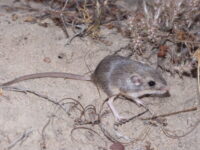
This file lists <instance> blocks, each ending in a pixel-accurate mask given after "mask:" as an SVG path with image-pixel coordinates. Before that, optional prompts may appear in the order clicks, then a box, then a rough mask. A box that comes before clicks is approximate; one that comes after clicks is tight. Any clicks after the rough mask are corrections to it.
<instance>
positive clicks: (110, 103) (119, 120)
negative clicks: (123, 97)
mask: <svg viewBox="0 0 200 150" xmlns="http://www.w3.org/2000/svg"><path fill="white" fill-rule="evenodd" d="M115 98H116V96H112V97H110V98H109V99H108V106H109V107H110V109H111V111H112V113H113V115H114V117H115V121H116V122H117V123H123V122H126V121H127V120H128V118H125V117H123V116H121V115H120V114H119V113H118V111H117V110H116V108H115V107H114V104H113V102H114V100H115Z"/></svg>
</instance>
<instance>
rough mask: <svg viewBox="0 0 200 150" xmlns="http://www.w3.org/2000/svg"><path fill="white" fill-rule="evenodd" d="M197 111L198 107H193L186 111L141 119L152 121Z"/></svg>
mask: <svg viewBox="0 0 200 150" xmlns="http://www.w3.org/2000/svg"><path fill="white" fill-rule="evenodd" d="M196 110H197V107H193V108H189V109H184V110H180V111H176V112H171V113H167V114H162V115H157V116H153V117H149V118H141V120H152V119H156V118H159V117H168V116H172V115H176V114H180V113H185V112H190V111H196Z"/></svg>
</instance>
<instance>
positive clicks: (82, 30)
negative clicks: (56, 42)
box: [65, 25, 87, 46]
mask: <svg viewBox="0 0 200 150" xmlns="http://www.w3.org/2000/svg"><path fill="white" fill-rule="evenodd" d="M76 27H78V28H80V31H79V32H77V33H76V34H74V35H73V36H72V37H70V38H69V39H68V40H67V43H66V44H65V46H67V45H69V44H70V43H71V42H72V40H73V39H74V38H75V37H77V36H80V35H83V33H84V32H85V31H86V29H87V26H86V25H76Z"/></svg>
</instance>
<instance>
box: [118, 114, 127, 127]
mask: <svg viewBox="0 0 200 150" xmlns="http://www.w3.org/2000/svg"><path fill="white" fill-rule="evenodd" d="M128 121H129V119H128V118H126V117H123V116H118V117H116V118H115V125H122V124H125V123H126V122H128Z"/></svg>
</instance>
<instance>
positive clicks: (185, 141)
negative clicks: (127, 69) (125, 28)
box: [0, 0, 200, 150]
mask: <svg viewBox="0 0 200 150" xmlns="http://www.w3.org/2000/svg"><path fill="white" fill-rule="evenodd" d="M10 2H12V1H11V0H9V1H3V0H0V5H3V4H9V3H10ZM14 14H17V15H18V16H19V17H18V19H17V20H15V21H13V17H12V15H14ZM25 17H26V15H23V14H21V13H17V12H15V13H13V12H12V13H8V12H6V11H5V10H3V9H2V10H0V70H1V71H0V82H1V83H2V82H5V81H8V80H10V79H13V78H15V77H18V76H20V75H25V74H29V73H36V72H47V71H58V72H59V71H61V72H69V73H75V74H85V73H87V72H88V71H89V70H88V68H89V69H90V70H91V71H92V70H94V69H95V66H96V65H97V64H98V62H99V61H100V60H101V59H102V58H103V57H104V56H106V55H108V54H112V53H113V52H114V51H116V50H118V49H119V48H120V47H123V46H125V45H126V44H127V42H128V39H125V38H123V37H122V36H120V35H119V34H118V33H117V32H116V31H108V30H106V29H105V30H103V33H102V35H103V36H105V37H106V38H105V39H106V40H107V41H109V42H110V43H111V45H110V46H106V45H105V44H103V43H101V42H96V41H93V40H91V39H90V38H83V39H79V38H75V39H74V40H73V41H72V43H71V44H70V45H67V46H65V44H66V42H67V39H66V38H65V35H64V33H63V31H62V30H61V29H60V28H58V27H56V26H55V25H54V24H53V23H52V22H51V21H50V20H44V22H47V23H48V24H49V26H48V27H47V28H45V27H42V26H39V25H38V24H31V23H26V22H24V18H25ZM69 34H70V35H73V33H72V32H69ZM61 53H62V54H64V55H63V58H62V59H59V58H58V56H59V55H60V54H61ZM164 76H165V78H166V79H167V81H168V84H169V87H170V93H171V96H170V97H165V98H144V101H146V102H148V103H149V107H150V109H151V110H152V112H154V113H155V114H163V113H169V112H173V111H178V110H183V109H188V108H192V107H195V106H196V105H197V102H198V100H197V96H196V95H197V94H196V86H197V83H196V79H190V78H187V77H184V79H180V78H179V77H171V76H170V75H169V74H167V73H165V74H164ZM15 86H16V87H19V88H22V89H29V90H32V91H35V92H38V93H40V94H42V95H46V96H48V97H49V98H51V99H53V100H55V101H60V100H62V99H63V98H74V99H77V100H78V101H79V102H80V103H81V104H82V105H83V106H87V105H90V104H92V105H94V106H95V107H96V108H97V110H98V111H99V109H100V107H99V106H100V105H101V104H102V103H103V100H104V99H105V98H106V96H105V94H104V93H103V92H100V96H99V94H98V90H97V89H96V87H95V86H94V85H93V84H92V83H90V82H83V81H74V80H64V79H49V78H45V79H37V80H29V81H26V82H21V83H18V84H15ZM64 101H66V102H67V100H64ZM115 105H116V107H117V109H118V110H119V111H120V112H121V113H122V114H123V115H130V114H131V115H133V114H137V113H138V112H141V111H142V108H138V107H137V106H136V105H135V104H134V103H131V102H129V101H123V100H118V101H116V103H115ZM65 107H66V109H67V108H68V109H69V106H68V105H67V104H66V105H65ZM104 109H105V110H109V109H108V108H107V106H106V105H105V108H104ZM78 115H79V113H78V111H75V112H72V113H70V114H69V113H66V112H64V111H63V110H61V109H59V108H58V107H57V106H56V105H55V104H52V103H51V102H49V101H47V100H45V99H43V98H41V97H38V96H35V95H33V94H30V93H22V92H13V91H3V93H2V95H1V96H0V149H2V150H8V149H13V150H18V149H19V150H39V149H48V150H70V149H74V150H86V149H87V150H105V149H109V146H110V145H111V144H112V143H111V142H110V141H109V140H108V139H106V137H105V136H104V135H103V134H102V131H101V130H100V128H99V127H98V126H97V125H94V126H91V125H86V126H84V127H88V128H91V129H93V130H95V131H96V132H98V133H99V134H100V137H99V136H97V135H96V134H95V133H93V132H89V131H88V130H83V129H82V130H76V131H75V132H74V138H76V140H72V139H71V136H70V132H71V130H72V129H73V128H74V121H75V119H77V117H78ZM198 119H199V111H193V112H187V113H181V114H178V115H173V116H170V117H166V122H167V126H165V127H163V128H164V129H165V130H167V129H168V130H169V131H170V133H171V134H173V135H175V134H177V135H182V134H184V133H185V132H187V131H189V130H190V129H191V128H192V127H193V126H194V125H195V123H196V122H197V121H198ZM102 126H103V128H105V129H106V131H107V132H109V134H111V135H112V136H113V137H115V138H117V139H118V140H119V141H121V142H129V141H131V140H133V139H138V140H135V142H134V143H132V144H128V145H126V150H175V149H176V150H197V149H199V145H200V140H199V139H200V127H199V126H198V127H197V128H196V129H195V130H194V131H193V132H192V133H190V134H189V135H187V136H184V137H182V138H175V139H173V138H170V137H167V136H166V135H165V134H164V133H163V131H162V127H161V125H159V124H157V125H155V124H154V122H152V124H149V123H148V122H145V121H141V120H139V119H136V120H133V121H130V122H128V123H126V124H124V125H122V126H119V127H115V126H114V119H113V116H112V114H111V113H108V114H107V115H106V116H105V117H104V118H103V119H102Z"/></svg>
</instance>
